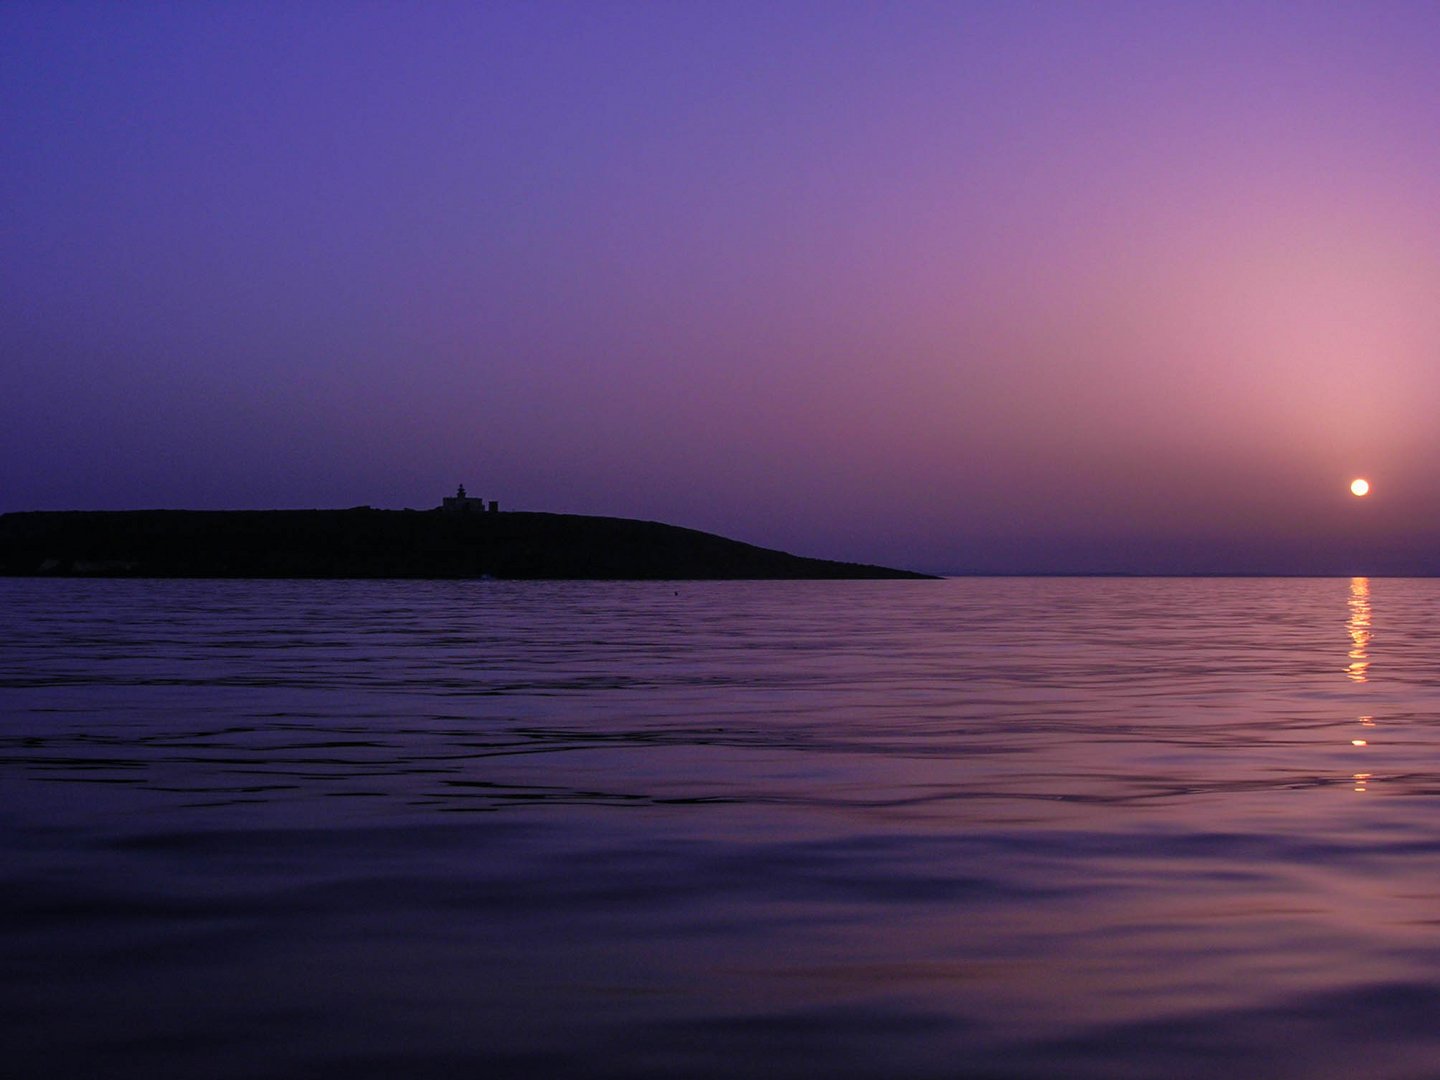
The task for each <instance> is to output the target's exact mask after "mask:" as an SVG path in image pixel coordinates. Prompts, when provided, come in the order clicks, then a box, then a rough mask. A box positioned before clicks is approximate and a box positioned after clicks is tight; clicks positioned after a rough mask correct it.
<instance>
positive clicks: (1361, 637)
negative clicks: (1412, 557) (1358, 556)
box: [1345, 577, 1370, 683]
mask: <svg viewBox="0 0 1440 1080" xmlns="http://www.w3.org/2000/svg"><path fill="white" fill-rule="evenodd" d="M1345 629H1347V630H1348V631H1349V632H1350V666H1349V667H1347V668H1346V669H1345V674H1346V677H1347V678H1349V679H1350V681H1351V682H1357V683H1363V682H1366V681H1368V680H1367V677H1366V674H1365V673H1366V671H1368V670H1369V668H1370V648H1369V646H1370V579H1369V578H1365V577H1352V578H1351V579H1350V618H1349V619H1348V620H1347V621H1346V623H1345Z"/></svg>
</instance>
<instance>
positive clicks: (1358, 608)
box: [1345, 577, 1375, 795]
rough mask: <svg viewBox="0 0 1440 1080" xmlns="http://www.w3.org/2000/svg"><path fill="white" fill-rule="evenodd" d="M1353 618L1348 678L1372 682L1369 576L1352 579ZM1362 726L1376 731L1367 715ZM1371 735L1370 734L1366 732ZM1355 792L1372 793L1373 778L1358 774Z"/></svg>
mask: <svg viewBox="0 0 1440 1080" xmlns="http://www.w3.org/2000/svg"><path fill="white" fill-rule="evenodd" d="M1349 606H1350V617H1349V618H1348V619H1347V620H1346V622H1345V629H1346V630H1347V631H1348V632H1349V634H1350V653H1349V660H1350V664H1349V666H1348V667H1346V669H1345V677H1346V678H1347V679H1349V680H1350V681H1351V682H1354V683H1364V682H1369V676H1368V675H1367V674H1366V673H1367V672H1368V671H1369V669H1370V636H1371V621H1372V619H1371V609H1370V579H1369V578H1366V577H1352V578H1351V579H1350V601H1349ZM1356 719H1357V720H1358V721H1359V723H1360V726H1361V727H1364V728H1373V727H1374V726H1375V717H1373V716H1371V715H1368V714H1365V715H1361V716H1359V717H1357V718H1356ZM1367 735H1368V732H1367ZM1350 745H1351V746H1353V747H1355V748H1357V749H1362V750H1363V749H1365V748H1366V747H1368V746H1369V745H1370V740H1369V739H1368V738H1364V739H1351V740H1350ZM1352 779H1353V781H1354V782H1353V785H1352V790H1354V791H1357V792H1359V793H1360V794H1362V795H1363V794H1365V793H1366V792H1368V791H1369V790H1370V781H1371V780H1372V779H1373V775H1372V774H1371V773H1368V772H1357V773H1354V774H1353V776H1352Z"/></svg>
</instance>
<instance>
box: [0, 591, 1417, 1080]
mask: <svg viewBox="0 0 1440 1080" xmlns="http://www.w3.org/2000/svg"><path fill="white" fill-rule="evenodd" d="M0 830H3V831H0V845H3V846H0V853H3V858H0V916H3V918H0V970H3V971H4V972H5V975H6V977H5V978H4V979H3V980H0V1035H3V1036H4V1038H3V1043H0V1054H3V1055H5V1057H4V1063H3V1065H0V1071H8V1072H13V1073H16V1074H18V1075H21V1076H28V1075H34V1076H41V1075H45V1076H57V1075H74V1076H84V1075H97V1076H98V1075H104V1076H107V1077H147V1078H148V1077H158V1076H166V1077H173V1076H213V1077H252V1076H274V1077H371V1076H374V1077H380V1076H387V1077H388V1076H405V1077H430V1076H435V1077H440V1076H444V1077H451V1076H476V1077H506V1076H525V1077H528V1076H556V1077H570V1076H574V1077H643V1076H654V1077H661V1076H687V1077H707V1076H715V1077H720V1076H727V1077H728V1076H736V1077H809V1076H834V1077H906V1076H913V1077H975V1078H978V1077H993V1078H1020V1077H1056V1076H1065V1077H1079V1078H1087V1077H1096V1078H1099V1077H1105V1078H1110V1077H1189V1076H1195V1077H1200V1076H1217V1075H1233V1076H1247V1077H1307V1078H1309V1077H1342V1076H1343V1077H1352V1076H1357V1075H1364V1076H1367V1077H1397V1078H1399V1077H1406V1078H1409V1077H1423V1076H1437V1075H1440V581H1432V580H1423V581H1422V580H1400V579H1374V580H1366V579H1363V578H1356V579H1305V580H1294V579H1287V580H1266V579H1259V580H1253V579H1252V580H1203V581H1195V580H1169V579H1155V580H1143V579H1141V580H1136V579H1119V580H1116V579H969V580H951V581H942V582H855V583H845V582H826V583H803V582H794V583H789V582H781V583H773V582H772V583H680V584H632V583H605V584H596V583H575V584H549V583H524V584H518V583H517V584H512V583H499V582H443V583H441V582H185V581H180V582H139V581H33V580H0Z"/></svg>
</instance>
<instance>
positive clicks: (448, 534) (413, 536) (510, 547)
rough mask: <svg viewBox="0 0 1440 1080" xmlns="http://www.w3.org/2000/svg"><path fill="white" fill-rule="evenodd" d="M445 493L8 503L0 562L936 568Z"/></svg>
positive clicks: (139, 571) (177, 566) (402, 570)
mask: <svg viewBox="0 0 1440 1080" xmlns="http://www.w3.org/2000/svg"><path fill="white" fill-rule="evenodd" d="M469 501H470V502H476V501H478V500H469ZM446 502H447V503H448V504H452V505H450V506H447V507H443V508H440V509H435V510H374V509H371V508H369V507H357V508H354V509H350V510H120V511H29V512H20V513H11V514H4V515H0V575H5V576H56V577H156V578H187V577H194V578H498V579H513V580H525V579H534V580H539V579H570V580H703V579H747V578H754V579H782V578H795V579H826V578H830V579H842V578H927V577H929V576H930V575H928V574H919V573H914V572H911V571H907V570H893V569H890V568H888V567H883V566H868V565H864V564H860V563H845V562H831V561H828V560H825V559H810V558H804V557H802V556H798V555H790V554H787V553H785V552H782V551H774V550H771V549H769V548H762V547H756V546H754V545H751V544H745V543H741V542H740V541H737V540H730V539H726V538H725V537H722V536H716V535H714V534H712V533H705V532H699V531H697V530H695V529H686V528H681V527H678V526H674V525H664V524H661V523H659V522H654V521H634V520H631V519H628V518H613V517H591V516H585V515H579V514H548V513H530V512H514V511H506V512H503V513H502V512H500V511H499V510H498V508H497V507H495V505H494V504H491V505H490V506H489V507H487V508H485V509H484V510H482V511H480V512H465V511H468V510H470V509H472V508H471V507H468V506H456V505H454V500H446ZM475 509H477V510H478V509H479V508H475ZM457 511H459V512H457Z"/></svg>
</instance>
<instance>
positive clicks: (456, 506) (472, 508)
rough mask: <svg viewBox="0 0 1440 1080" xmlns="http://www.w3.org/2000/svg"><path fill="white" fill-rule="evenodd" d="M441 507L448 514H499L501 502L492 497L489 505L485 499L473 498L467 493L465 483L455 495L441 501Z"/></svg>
mask: <svg viewBox="0 0 1440 1080" xmlns="http://www.w3.org/2000/svg"><path fill="white" fill-rule="evenodd" d="M440 509H441V510H443V511H445V513H447V514H485V513H490V514H498V513H499V512H500V504H499V503H498V502H496V501H495V500H493V499H492V500H491V501H490V504H489V505H488V506H487V505H486V504H485V500H484V499H472V498H471V497H470V496H469V495H466V494H465V485H464V484H461V485H460V486H459V488H457V489H456V491H455V494H454V495H451V496H448V497H446V498H445V499H444V500H442V501H441V503H440Z"/></svg>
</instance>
